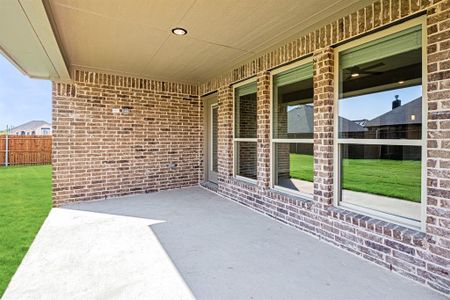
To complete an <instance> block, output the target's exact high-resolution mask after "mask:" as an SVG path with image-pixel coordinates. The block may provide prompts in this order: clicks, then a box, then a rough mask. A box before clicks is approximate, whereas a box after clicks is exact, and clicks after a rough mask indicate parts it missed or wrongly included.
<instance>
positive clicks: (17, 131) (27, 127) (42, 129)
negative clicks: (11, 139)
mask: <svg viewBox="0 0 450 300" xmlns="http://www.w3.org/2000/svg"><path fill="white" fill-rule="evenodd" d="M51 134H52V124H50V123H48V122H45V121H30V122H27V123H25V124H22V125H19V126H17V127H14V128H12V129H11V131H10V135H51Z"/></svg>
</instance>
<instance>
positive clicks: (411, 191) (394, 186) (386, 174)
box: [340, 144, 421, 220]
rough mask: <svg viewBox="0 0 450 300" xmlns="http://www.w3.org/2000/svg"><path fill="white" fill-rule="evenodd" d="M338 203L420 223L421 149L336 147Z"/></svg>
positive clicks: (374, 146)
mask: <svg viewBox="0 0 450 300" xmlns="http://www.w3.org/2000/svg"><path fill="white" fill-rule="evenodd" d="M340 152H341V153H340V156H341V157H340V160H341V162H340V163H341V187H342V188H341V201H342V202H345V203H350V204H353V205H357V206H360V207H365V208H370V209H373V210H377V211H381V212H384V213H388V214H392V215H396V216H401V217H406V218H409V219H413V220H420V202H421V147H416V146H392V145H350V144H343V145H341V147H340Z"/></svg>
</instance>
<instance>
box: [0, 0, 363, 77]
mask: <svg viewBox="0 0 450 300" xmlns="http://www.w3.org/2000/svg"><path fill="white" fill-rule="evenodd" d="M6 1H8V2H15V3H19V4H20V5H22V6H24V4H25V5H26V4H29V3H30V2H33V1H30V0H6ZM34 2H37V1H34ZM43 3H44V6H45V8H46V11H47V15H48V16H49V18H50V21H51V22H50V23H51V24H52V25H53V31H54V34H55V37H56V40H58V43H59V50H60V52H61V54H62V56H64V57H65V60H66V63H67V67H68V68H69V69H71V68H74V67H78V68H84V69H91V70H98V71H108V72H112V73H118V74H128V75H135V76H141V77H146V78H152V79H159V80H169V81H179V82H188V83H199V82H203V81H205V80H207V79H209V78H211V77H213V76H216V75H218V74H220V73H222V72H224V71H226V70H229V69H230V68H231V67H233V66H235V65H237V64H239V63H242V62H245V61H247V60H249V59H251V58H253V57H255V56H256V55H257V54H260V53H261V52H262V51H264V50H267V49H268V48H271V47H274V46H275V45H277V44H279V43H280V42H282V41H284V40H286V39H289V38H290V37H292V36H293V35H294V34H297V35H298V34H299V33H301V32H305V31H308V30H309V29H310V28H311V27H312V26H314V25H317V24H318V23H320V24H322V23H326V22H329V21H331V18H333V19H334V18H336V17H338V16H341V15H344V14H346V13H348V12H349V11H351V10H355V9H358V8H359V7H363V6H365V5H366V4H367V3H370V0H367V1H358V0H338V1H336V0H320V1H318V0H303V1H298V0H276V1H275V0H273V1H264V2H262V1H260V0H246V1H242V0H226V1H223V0H222V1H219V0H172V1H167V0H153V1H151V0H134V1H123V0H96V1H86V0H84V1H82V0H78V1H77V0H43ZM2 9H3V7H2ZM7 13H8V12H6V11H5V10H3V13H1V14H2V15H3V14H5V15H6V14H7ZM1 17H2V16H1V15H0V18H1ZM31 23H32V22H31ZM31 25H32V27H33V24H31ZM12 26H13V24H12V23H11V24H10V26H9V28H11V27H12ZM174 27H183V28H186V29H187V30H188V34H187V35H186V36H182V37H181V36H175V35H173V34H172V33H171V29H172V28H174ZM0 33H1V32H0ZM3 35H4V33H2V34H0V45H1V44H2V42H3ZM38 37H39V35H38ZM41 43H42V39H41ZM43 45H44V46H45V45H46V44H45V43H43ZM22 46H23V47H27V46H28V45H22ZM29 49H30V48H29ZM4 52H6V54H7V55H8V54H9V56H12V55H13V54H16V52H17V51H16V50H15V49H14V48H13V49H12V52H14V53H9V52H8V51H4ZM30 64H31V63H30V62H28V61H26V62H24V63H23V65H21V68H22V69H24V70H25V72H26V73H28V74H31V73H32V72H31V71H32V69H33V68H32V66H31V65H30ZM28 69H30V70H31V71H28ZM41 77H45V76H41ZM54 77H55V76H53V77H52V76H49V78H54Z"/></svg>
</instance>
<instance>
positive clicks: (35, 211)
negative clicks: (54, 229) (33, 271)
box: [0, 165, 52, 297]
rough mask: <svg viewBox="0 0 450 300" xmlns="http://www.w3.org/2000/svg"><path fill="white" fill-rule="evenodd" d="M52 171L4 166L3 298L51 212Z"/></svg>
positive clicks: (0, 212)
mask: <svg viewBox="0 0 450 300" xmlns="http://www.w3.org/2000/svg"><path fill="white" fill-rule="evenodd" d="M51 172H52V169H51V166H48V165H47V166H29V167H7V168H5V167H0V297H1V295H3V293H4V291H5V289H6V286H7V285H8V283H9V281H10V280H11V277H12V276H13V274H14V272H15V271H16V269H17V267H18V266H19V264H20V262H21V261H22V258H23V257H24V255H25V253H26V252H27V250H28V248H29V247H30V245H31V242H32V241H33V239H34V237H35V235H36V234H37V232H38V230H39V228H40V227H41V225H42V223H43V222H44V220H45V218H46V217H47V215H48V213H49V211H50V208H51V205H52V200H51V195H52V189H51V182H52V180H51Z"/></svg>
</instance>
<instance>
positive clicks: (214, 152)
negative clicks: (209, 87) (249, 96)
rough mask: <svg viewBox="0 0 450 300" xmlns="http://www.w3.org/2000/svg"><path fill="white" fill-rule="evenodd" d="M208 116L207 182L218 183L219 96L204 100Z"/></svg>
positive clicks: (211, 96) (214, 95) (208, 97)
mask: <svg viewBox="0 0 450 300" xmlns="http://www.w3.org/2000/svg"><path fill="white" fill-rule="evenodd" d="M204 104H205V114H206V116H205V117H206V118H205V119H206V128H205V129H206V130H205V132H206V139H205V140H206V151H205V153H206V155H205V156H206V157H205V165H206V174H205V178H206V180H208V181H210V182H214V183H217V173H218V165H219V164H218V151H219V145H218V130H219V105H218V103H217V94H213V95H210V96H207V97H205V98H204Z"/></svg>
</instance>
